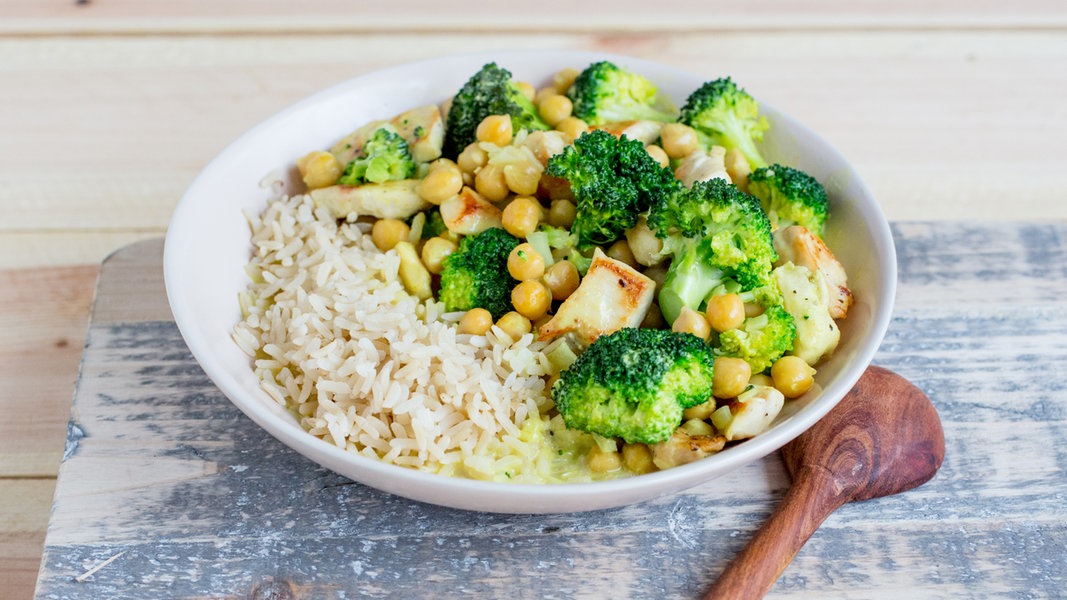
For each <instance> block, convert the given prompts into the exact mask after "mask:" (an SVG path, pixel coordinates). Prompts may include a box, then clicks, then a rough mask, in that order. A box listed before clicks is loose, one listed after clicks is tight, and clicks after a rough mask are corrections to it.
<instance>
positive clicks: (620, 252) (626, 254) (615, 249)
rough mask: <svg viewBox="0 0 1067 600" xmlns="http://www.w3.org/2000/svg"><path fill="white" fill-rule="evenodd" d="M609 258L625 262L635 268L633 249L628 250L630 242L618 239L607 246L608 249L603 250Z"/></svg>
mask: <svg viewBox="0 0 1067 600" xmlns="http://www.w3.org/2000/svg"><path fill="white" fill-rule="evenodd" d="M605 254H607V255H608V257H609V258H614V259H615V260H617V261H619V262H622V263H626V264H627V265H629V266H631V267H634V268H637V267H638V264H637V259H636V258H634V253H633V251H631V250H630V244H629V242H627V241H626V240H618V241H616V242H615V243H614V244H612V245H611V246H609V247H608V251H607V252H605Z"/></svg>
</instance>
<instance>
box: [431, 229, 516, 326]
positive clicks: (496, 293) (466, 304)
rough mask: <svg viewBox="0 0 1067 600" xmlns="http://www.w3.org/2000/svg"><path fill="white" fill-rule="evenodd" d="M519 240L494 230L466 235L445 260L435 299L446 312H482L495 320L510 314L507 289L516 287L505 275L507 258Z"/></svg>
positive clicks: (508, 290) (511, 279)
mask: <svg viewBox="0 0 1067 600" xmlns="http://www.w3.org/2000/svg"><path fill="white" fill-rule="evenodd" d="M518 245H519V240H518V239H517V238H515V237H513V236H512V235H511V234H509V233H508V232H506V231H504V230H503V229H500V228H497V227H494V228H491V229H486V230H485V231H483V232H481V233H479V234H475V235H470V236H467V237H465V238H463V240H461V241H460V243H459V248H457V249H456V251H455V252H453V253H452V254H450V255H449V256H448V258H446V259H445V262H444V266H443V268H442V271H441V292H440V295H439V296H438V299H439V300H440V301H441V302H443V303H444V304H445V308H446V309H447V310H450V311H454V310H470V309H472V308H484V309H486V310H488V311H489V312H490V313H492V315H493V319H494V320H496V319H499V318H500V317H502V316H504V314H505V313H507V312H508V311H510V310H511V289H512V288H513V287H515V285H516V284H517V283H518V282H517V281H516V280H515V279H514V278H512V277H511V274H510V273H508V255H509V254H511V251H512V250H513V249H514V248H515V246H518Z"/></svg>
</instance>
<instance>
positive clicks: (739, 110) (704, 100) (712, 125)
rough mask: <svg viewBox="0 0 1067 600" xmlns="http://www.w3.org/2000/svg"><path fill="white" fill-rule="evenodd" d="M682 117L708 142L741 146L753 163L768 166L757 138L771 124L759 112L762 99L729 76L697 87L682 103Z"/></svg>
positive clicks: (742, 151) (729, 147)
mask: <svg viewBox="0 0 1067 600" xmlns="http://www.w3.org/2000/svg"><path fill="white" fill-rule="evenodd" d="M678 121H679V122H681V123H684V124H686V125H688V126H690V127H692V128H693V129H695V130H696V131H697V133H698V134H700V135H701V138H702V141H703V142H704V144H705V145H706V146H711V145H718V146H724V147H725V148H726V149H727V150H729V149H731V148H738V149H739V150H740V151H741V153H742V154H744V156H745V158H746V159H748V162H749V164H750V165H752V166H753V167H765V166H767V161H765V160H764V159H763V157H762V156H761V155H760V152H759V149H758V148H757V147H756V142H759V141H761V140H762V139H763V132H765V131H767V129H768V128H769V127H770V125H769V124H768V123H767V119H766V118H764V117H761V116H760V114H759V103H757V102H756V99H755V98H753V97H752V96H750V95H748V93H747V92H746V91H745V90H743V89H741V88H739V87H737V85H736V84H735V83H734V82H733V81H732V80H731V79H730V78H729V77H726V78H723V79H716V80H714V81H709V82H707V83H705V84H704V85H702V86H700V87H699V88H697V90H696V91H694V92H693V93H692V94H690V95H689V98H688V99H687V100H686V102H685V105H684V106H682V111H681V115H680V116H679V117H678Z"/></svg>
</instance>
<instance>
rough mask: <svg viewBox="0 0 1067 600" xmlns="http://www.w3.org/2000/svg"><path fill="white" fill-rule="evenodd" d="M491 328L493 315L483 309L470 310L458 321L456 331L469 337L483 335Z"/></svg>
mask: <svg viewBox="0 0 1067 600" xmlns="http://www.w3.org/2000/svg"><path fill="white" fill-rule="evenodd" d="M492 326H493V315H492V314H490V313H489V311H487V310H485V309H484V308H472V309H470V310H468V311H467V312H466V313H465V314H464V315H463V317H462V318H460V320H459V326H458V327H457V330H458V331H459V333H469V334H471V335H485V333H486V332H487V331H489V328H490V327H492Z"/></svg>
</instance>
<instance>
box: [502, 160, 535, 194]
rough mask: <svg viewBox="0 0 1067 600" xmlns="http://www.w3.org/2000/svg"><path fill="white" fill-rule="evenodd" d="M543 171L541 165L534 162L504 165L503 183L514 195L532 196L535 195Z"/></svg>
mask: <svg viewBox="0 0 1067 600" xmlns="http://www.w3.org/2000/svg"><path fill="white" fill-rule="evenodd" d="M543 170H544V169H542V167H541V164H540V163H535V162H534V161H519V162H516V163H512V164H509V165H504V183H506V184H507V186H508V189H510V190H511V191H513V192H515V193H516V194H521V195H523V196H532V195H533V194H536V193H537V188H538V186H539V185H540V184H541V172H542V171H543Z"/></svg>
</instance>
